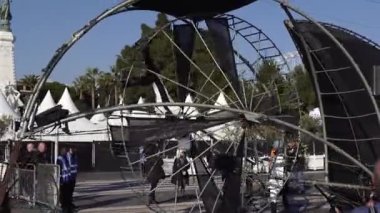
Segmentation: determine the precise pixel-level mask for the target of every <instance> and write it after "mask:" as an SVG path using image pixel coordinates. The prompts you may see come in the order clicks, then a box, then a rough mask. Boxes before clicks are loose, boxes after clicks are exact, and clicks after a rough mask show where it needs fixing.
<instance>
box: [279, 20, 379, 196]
mask: <svg viewBox="0 0 380 213" xmlns="http://www.w3.org/2000/svg"><path fill="white" fill-rule="evenodd" d="M323 25H324V26H325V27H326V29H327V30H328V31H329V32H330V33H332V34H333V35H334V36H335V38H337V40H339V42H340V43H341V44H342V45H343V46H344V47H345V48H346V50H347V51H348V52H349V53H350V55H351V56H352V57H353V59H354V61H355V62H356V63H357V64H358V66H359V67H360V69H361V72H362V74H363V75H364V76H365V77H366V79H367V81H369V82H371V76H372V75H371V73H372V66H373V65H376V64H380V50H379V48H378V47H376V45H373V44H370V43H369V42H367V41H366V40H365V39H363V37H361V36H359V35H357V34H355V33H353V32H350V31H348V30H345V29H342V28H338V27H335V26H332V25H328V24H323ZM286 26H287V28H288V31H289V32H290V35H291V36H292V38H293V40H294V41H295V43H296V45H297V47H298V49H299V51H300V53H301V55H302V58H303V62H304V64H305V66H306V68H307V70H308V71H309V72H310V76H311V77H312V78H313V75H314V74H315V75H316V81H317V84H318V86H319V88H320V93H321V98H322V103H320V105H322V107H323V110H324V115H322V116H324V119H325V126H326V134H327V139H328V140H329V141H330V142H333V143H334V144H335V145H337V146H338V147H339V148H341V149H343V150H344V151H346V152H347V153H349V154H350V155H352V156H354V157H355V158H357V159H358V160H360V161H361V162H362V163H364V164H365V165H373V164H374V162H375V161H376V159H378V157H379V156H380V155H379V154H380V146H379V144H380V140H378V139H373V138H380V125H379V121H378V117H377V115H376V113H375V112H376V111H375V109H376V107H377V105H374V104H373V103H372V102H371V99H370V96H371V95H372V94H371V93H369V92H368V91H367V90H366V89H365V87H364V82H363V81H362V80H361V79H360V77H359V75H358V74H357V72H356V71H355V70H354V69H353V67H352V64H351V63H350V62H349V60H348V59H347V57H346V56H344V54H343V52H342V51H341V50H340V49H339V48H338V47H337V46H336V45H335V44H334V43H333V41H332V40H331V39H330V38H328V37H327V35H326V34H324V33H323V32H322V31H321V30H320V29H319V28H318V27H317V26H316V25H314V24H312V23H310V22H307V21H296V22H294V23H293V25H291V24H286ZM292 26H294V27H292ZM310 50H311V51H310ZM309 53H310V55H311V57H312V63H309V61H308V60H307V57H306V56H307V54H309ZM312 70H315V73H311V72H312ZM323 70H330V71H329V72H321V71H323ZM337 91H338V93H339V94H337V93H336V92H337ZM349 91H356V92H349ZM363 139H364V140H363ZM355 140H357V143H356V142H355ZM358 140H359V141H358ZM328 160H329V165H328V166H329V180H330V181H331V182H339V183H350V184H362V182H361V180H359V178H358V176H359V174H361V173H362V171H360V170H359V169H358V168H355V165H352V163H351V162H350V161H348V160H347V159H346V158H344V157H343V156H341V155H339V154H338V153H336V152H335V151H334V150H332V149H329V150H328ZM337 163H338V164H337ZM340 163H343V164H346V165H352V166H353V167H351V166H342V165H339V164H340ZM368 178H369V177H367V179H368ZM335 191H336V192H338V193H340V194H342V195H344V196H346V197H349V198H350V199H353V200H360V197H359V195H358V194H357V192H356V191H354V190H343V189H339V190H338V189H335Z"/></svg>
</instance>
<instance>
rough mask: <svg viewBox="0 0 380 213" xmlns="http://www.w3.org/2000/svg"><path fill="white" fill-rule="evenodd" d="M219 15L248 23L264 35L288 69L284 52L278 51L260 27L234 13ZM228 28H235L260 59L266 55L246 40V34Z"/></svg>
mask: <svg viewBox="0 0 380 213" xmlns="http://www.w3.org/2000/svg"><path fill="white" fill-rule="evenodd" d="M221 17H226V18H231V19H237V20H239V21H240V22H242V23H244V24H246V25H248V26H249V27H250V28H254V29H255V30H256V31H257V32H258V33H260V34H262V35H264V37H265V39H266V40H268V41H269V42H270V43H271V45H273V48H274V49H275V50H276V51H277V52H278V55H279V57H281V59H282V60H283V62H284V64H285V65H286V67H287V68H288V70H289V71H290V67H289V64H288V63H287V60H286V59H285V57H284V54H282V52H281V51H280V49H279V48H278V47H277V45H276V43H274V42H273V40H272V39H271V38H270V37H269V36H268V35H267V34H265V33H264V32H263V31H262V30H261V29H260V28H258V27H256V26H255V25H253V24H252V23H250V22H248V21H246V20H244V19H242V18H240V17H237V16H235V15H231V14H224V15H222V16H221ZM229 28H230V29H232V30H235V32H236V33H237V34H239V35H240V36H241V37H242V38H244V40H246V41H247V42H248V43H249V44H250V46H251V47H252V48H254V49H255V50H256V52H257V53H258V54H259V55H260V57H261V58H262V59H266V57H265V56H263V55H262V54H261V53H260V51H259V49H257V47H256V46H255V45H253V44H252V42H251V41H249V40H248V38H247V36H245V35H243V34H242V33H241V32H240V31H238V30H236V29H234V28H232V27H231V26H229Z"/></svg>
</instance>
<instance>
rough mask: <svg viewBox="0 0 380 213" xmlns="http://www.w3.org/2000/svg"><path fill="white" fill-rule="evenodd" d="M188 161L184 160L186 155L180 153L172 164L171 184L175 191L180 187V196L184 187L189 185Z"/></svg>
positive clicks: (183, 191)
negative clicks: (173, 185) (174, 186)
mask: <svg viewBox="0 0 380 213" xmlns="http://www.w3.org/2000/svg"><path fill="white" fill-rule="evenodd" d="M189 168H190V164H189V161H188V160H187V159H186V154H185V152H183V151H180V153H179V156H178V157H176V158H175V160H174V163H173V174H175V175H173V177H172V179H171V182H172V183H173V184H175V185H176V190H177V188H178V187H181V194H182V195H183V194H184V193H185V186H186V185H189V173H188V171H187V170H188V169H189Z"/></svg>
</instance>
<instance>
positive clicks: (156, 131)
mask: <svg viewBox="0 0 380 213" xmlns="http://www.w3.org/2000/svg"><path fill="white" fill-rule="evenodd" d="M234 119H238V115H236V114H233V113H229V112H217V113H214V114H212V115H209V116H208V117H207V118H197V119H195V120H193V119H191V120H190V119H189V120H187V119H178V118H174V117H173V118H132V117H128V118H127V120H128V126H124V127H123V128H122V127H121V126H110V130H111V136H112V141H121V142H123V141H124V142H125V143H126V146H128V147H135V146H142V145H144V144H146V143H150V142H156V141H159V140H165V139H170V138H173V137H182V136H184V135H186V134H188V133H191V132H196V131H199V130H203V129H207V128H210V127H212V126H217V125H220V124H223V123H227V122H229V121H232V120H234Z"/></svg>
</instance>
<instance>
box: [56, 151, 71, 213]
mask: <svg viewBox="0 0 380 213" xmlns="http://www.w3.org/2000/svg"><path fill="white" fill-rule="evenodd" d="M57 164H58V165H59V168H60V182H59V184H60V193H59V201H60V203H61V208H62V212H63V213H71V212H73V211H72V208H71V204H70V178H71V177H70V176H71V173H70V167H69V166H70V165H69V162H68V160H67V150H66V148H64V147H63V148H61V150H60V153H59V155H58V158H57Z"/></svg>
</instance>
